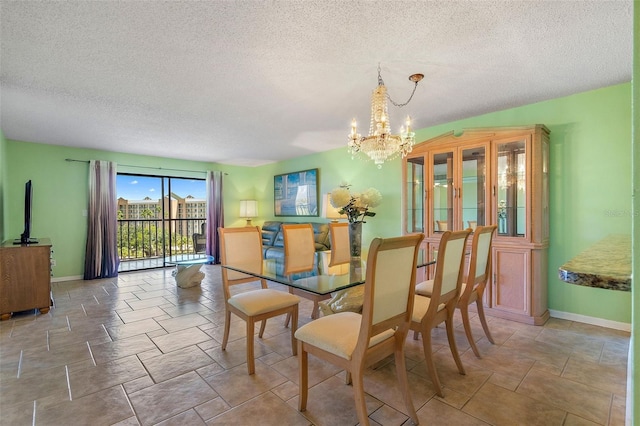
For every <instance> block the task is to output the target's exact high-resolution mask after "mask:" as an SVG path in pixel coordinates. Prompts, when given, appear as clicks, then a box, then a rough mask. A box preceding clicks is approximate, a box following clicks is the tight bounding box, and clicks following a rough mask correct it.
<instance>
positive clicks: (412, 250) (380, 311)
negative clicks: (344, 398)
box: [296, 234, 424, 425]
mask: <svg viewBox="0 0 640 426" xmlns="http://www.w3.org/2000/svg"><path fill="white" fill-rule="evenodd" d="M423 238H424V235H423V234H412V235H406V236H403V237H396V238H387V239H382V238H376V239H374V240H373V241H372V242H371V246H370V249H369V254H368V257H367V272H366V281H365V284H364V288H365V293H364V304H363V308H362V314H357V313H355V312H340V313H337V314H334V315H329V316H325V317H322V318H319V319H317V320H315V321H311V322H310V323H307V324H305V325H304V326H302V327H300V328H299V329H298V331H297V332H296V338H297V339H298V366H299V386H300V392H299V401H298V409H299V410H300V411H305V410H306V407H307V397H308V386H309V381H308V354H312V355H314V356H316V357H318V358H322V359H323V360H325V361H328V362H330V363H332V364H335V365H337V366H339V367H341V368H344V369H345V371H346V372H347V382H350V381H351V380H352V381H353V393H354V398H355V406H356V412H357V415H358V421H359V422H360V424H361V425H368V424H369V417H368V416H367V407H366V403H365V395H364V382H363V375H364V369H365V368H366V367H367V366H370V365H372V364H374V363H376V362H378V361H380V360H382V359H384V358H386V357H387V356H389V355H391V354H394V355H395V365H396V374H397V375H398V381H399V382H400V389H401V393H402V397H403V398H404V402H405V406H406V409H407V413H408V415H409V417H411V420H412V421H413V422H414V423H415V424H418V418H417V415H416V412H415V409H414V407H413V403H412V401H411V395H410V392H409V382H408V379H407V371H406V366H405V357H404V342H405V338H406V336H407V333H408V332H409V323H410V322H411V312H412V309H413V303H414V291H415V278H416V263H417V255H418V248H419V246H420V242H421V241H422V239H423Z"/></svg>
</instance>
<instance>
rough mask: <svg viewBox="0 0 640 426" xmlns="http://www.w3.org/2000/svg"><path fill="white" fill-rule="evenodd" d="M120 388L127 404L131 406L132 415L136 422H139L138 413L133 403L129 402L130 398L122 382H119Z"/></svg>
mask: <svg viewBox="0 0 640 426" xmlns="http://www.w3.org/2000/svg"><path fill="white" fill-rule="evenodd" d="M120 388H121V389H122V392H123V393H124V397H125V398H126V400H127V404H129V408H131V412H132V413H133V415H134V417H135V418H136V421H137V422H138V424H141V423H140V421H138V414H137V413H136V410H135V408H133V404H132V403H131V398H129V394H128V393H127V390H126V389H125V388H124V384H122V383H120Z"/></svg>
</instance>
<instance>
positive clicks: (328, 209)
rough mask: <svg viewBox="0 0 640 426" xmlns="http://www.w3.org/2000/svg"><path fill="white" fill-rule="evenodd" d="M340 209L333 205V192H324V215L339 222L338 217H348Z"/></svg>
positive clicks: (332, 220)
mask: <svg viewBox="0 0 640 426" xmlns="http://www.w3.org/2000/svg"><path fill="white" fill-rule="evenodd" d="M339 211H340V209H337V208H335V207H333V206H332V205H331V194H324V196H323V200H322V217H326V218H327V219H331V222H337V221H338V219H346V218H347V215H346V214H340V213H339Z"/></svg>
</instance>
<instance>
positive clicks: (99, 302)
mask: <svg viewBox="0 0 640 426" xmlns="http://www.w3.org/2000/svg"><path fill="white" fill-rule="evenodd" d="M202 270H203V271H205V273H206V277H205V279H204V281H203V282H202V285H201V286H200V287H195V288H191V289H180V288H177V287H176V286H175V282H174V279H173V277H172V276H171V269H165V270H152V271H144V272H135V273H126V274H121V275H120V276H119V277H118V278H117V279H107V280H94V281H69V282H59V283H54V284H53V285H52V292H53V296H54V301H55V307H54V308H53V309H51V311H50V313H48V314H46V315H36V314H35V312H25V313H19V314H16V315H14V316H13V318H12V319H10V320H6V321H3V322H1V323H0V424H2V425H28V424H35V425H72V424H73V425H112V424H117V425H136V424H140V425H153V424H162V425H181V426H184V425H202V424H210V425H214V424H221V425H232V424H239V425H249V424H256V425H257V424H259V425H278V426H280V425H311V424H313V425H355V424H357V423H358V422H357V417H356V413H355V410H354V405H353V392H352V388H351V386H347V385H345V384H344V372H341V371H340V370H338V369H337V368H335V367H334V366H332V365H330V364H326V363H324V362H321V361H319V360H318V359H317V358H314V357H312V356H310V369H311V370H310V374H309V382H310V386H311V389H310V391H309V403H308V407H307V411H306V412H304V413H300V412H298V411H297V399H298V377H297V367H298V361H297V358H296V357H294V356H292V355H291V347H290V343H289V335H288V333H289V330H288V329H285V328H283V321H281V319H280V318H276V319H272V320H269V322H268V325H267V330H266V333H265V336H264V338H263V339H258V338H257V336H256V342H257V344H256V358H257V362H256V374H255V375H253V376H248V375H247V372H246V363H245V336H244V323H243V322H241V321H239V320H237V321H235V322H234V324H233V325H232V328H231V342H230V343H229V345H228V347H227V350H226V351H222V350H221V348H220V341H221V338H222V333H223V323H224V313H223V309H224V304H223V301H222V299H221V293H222V292H221V288H220V269H219V267H218V266H209V265H206V266H203V268H202ZM247 286H250V285H247ZM274 287H277V286H274ZM310 312H311V303H310V302H308V301H306V300H303V301H302V302H301V305H300V316H301V319H300V321H301V323H302V324H303V323H306V322H308V321H310V319H309V314H310ZM456 323H457V327H456V338H457V342H458V347H459V348H460V351H461V353H462V359H463V362H464V365H465V368H466V370H467V374H466V375H465V376H462V375H459V374H458V373H457V370H456V367H455V364H454V362H453V360H452V358H451V356H450V353H449V348H448V345H447V341H446V335H445V333H444V330H441V329H436V330H434V331H433V334H434V342H435V343H434V351H435V352H436V362H437V367H438V373H439V375H440V378H441V381H442V382H443V384H444V386H445V398H439V397H437V396H435V391H434V388H433V385H432V384H431V381H430V380H429V378H428V374H427V372H426V369H425V364H424V356H423V352H422V345H421V341H414V340H413V339H412V336H410V337H409V338H408V339H407V346H406V352H407V353H406V356H407V368H408V369H409V380H410V386H411V391H412V396H413V402H414V405H415V407H416V409H417V411H418V416H419V418H420V422H421V424H430V425H486V424H492V425H596V424H599V425H623V424H624V414H625V413H624V411H625V394H626V365H627V353H628V347H629V333H625V332H620V331H615V330H610V329H605V328H600V327H595V326H590V325H585V324H581V323H575V322H571V321H564V320H558V319H551V320H549V321H548V322H547V324H545V325H544V326H542V327H536V326H529V325H524V324H520V323H516V322H511V321H506V320H502V319H498V318H491V317H490V318H489V324H490V328H491V330H492V332H493V336H494V338H495V340H496V344H495V345H492V344H491V343H489V342H488V341H487V340H486V338H485V337H484V334H483V333H482V329H481V328H480V325H479V322H478V321H477V318H474V324H473V326H474V333H475V336H476V339H477V342H478V345H479V347H480V351H481V352H482V354H483V358H482V359H477V358H476V357H475V356H474V355H473V352H471V350H470V349H469V345H468V343H467V341H466V338H465V336H464V333H463V330H462V326H461V324H460V321H459V317H458V316H457V317H456ZM365 389H366V391H367V393H368V397H367V405H368V410H369V417H370V419H371V423H372V424H374V425H375V424H380V425H404V424H411V421H410V420H409V419H408V417H407V415H406V414H405V413H404V405H403V403H402V399H401V397H400V395H399V392H398V389H397V384H396V379H395V367H394V365H393V363H392V362H391V360H389V361H388V362H387V363H382V365H378V366H376V369H369V370H367V372H366V378H365Z"/></svg>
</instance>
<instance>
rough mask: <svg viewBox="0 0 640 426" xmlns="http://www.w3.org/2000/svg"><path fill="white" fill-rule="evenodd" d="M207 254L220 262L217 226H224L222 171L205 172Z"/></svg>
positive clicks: (216, 261)
mask: <svg viewBox="0 0 640 426" xmlns="http://www.w3.org/2000/svg"><path fill="white" fill-rule="evenodd" d="M207 225H208V226H206V227H205V228H206V233H207V255H208V256H213V258H214V259H215V263H220V241H219V237H218V228H219V227H224V213H223V206H222V172H214V171H208V172H207Z"/></svg>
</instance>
